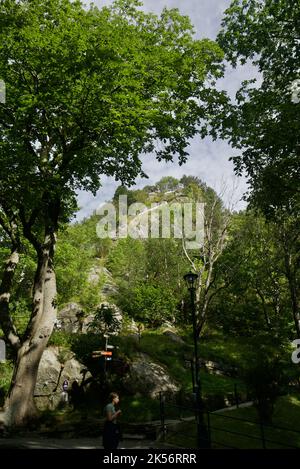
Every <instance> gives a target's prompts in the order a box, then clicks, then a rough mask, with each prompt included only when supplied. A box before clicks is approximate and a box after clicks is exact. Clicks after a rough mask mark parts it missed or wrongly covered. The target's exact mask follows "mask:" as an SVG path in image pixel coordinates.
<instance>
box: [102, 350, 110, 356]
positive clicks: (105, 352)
mask: <svg viewBox="0 0 300 469" xmlns="http://www.w3.org/2000/svg"><path fill="white" fill-rule="evenodd" d="M101 355H105V356H106V357H111V356H112V352H110V351H108V350H102V351H101Z"/></svg>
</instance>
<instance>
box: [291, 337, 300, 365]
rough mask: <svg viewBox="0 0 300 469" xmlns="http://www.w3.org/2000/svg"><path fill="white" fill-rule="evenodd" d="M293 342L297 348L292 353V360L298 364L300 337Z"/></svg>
mask: <svg viewBox="0 0 300 469" xmlns="http://www.w3.org/2000/svg"><path fill="white" fill-rule="evenodd" d="M292 344H293V346H294V347H296V350H294V351H293V353H292V362H293V363H295V364H296V365H297V364H298V363H300V339H295V340H293V342H292Z"/></svg>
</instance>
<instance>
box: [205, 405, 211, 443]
mask: <svg viewBox="0 0 300 469" xmlns="http://www.w3.org/2000/svg"><path fill="white" fill-rule="evenodd" d="M206 415H207V433H208V444H209V448H211V428H210V413H209V411H207V412H206Z"/></svg>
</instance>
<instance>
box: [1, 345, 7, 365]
mask: <svg viewBox="0 0 300 469" xmlns="http://www.w3.org/2000/svg"><path fill="white" fill-rule="evenodd" d="M5 360H6V344H5V342H4V340H2V339H0V363H1V362H5Z"/></svg>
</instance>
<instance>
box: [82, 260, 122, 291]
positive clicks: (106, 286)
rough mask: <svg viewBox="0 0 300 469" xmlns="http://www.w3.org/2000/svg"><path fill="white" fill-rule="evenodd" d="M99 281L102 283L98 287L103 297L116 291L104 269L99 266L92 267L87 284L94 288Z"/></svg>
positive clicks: (109, 275)
mask: <svg viewBox="0 0 300 469" xmlns="http://www.w3.org/2000/svg"><path fill="white" fill-rule="evenodd" d="M100 280H102V281H103V283H102V282H101V283H102V285H101V287H100V288H101V293H102V294H103V295H110V294H112V293H115V292H116V291H117V287H116V285H115V283H114V281H113V278H112V275H111V273H110V271H109V270H108V269H106V267H103V266H101V265H100V266H94V267H92V268H91V270H90V272H89V275H88V282H89V283H91V284H93V285H95V286H96V285H98V284H99V282H100Z"/></svg>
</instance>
